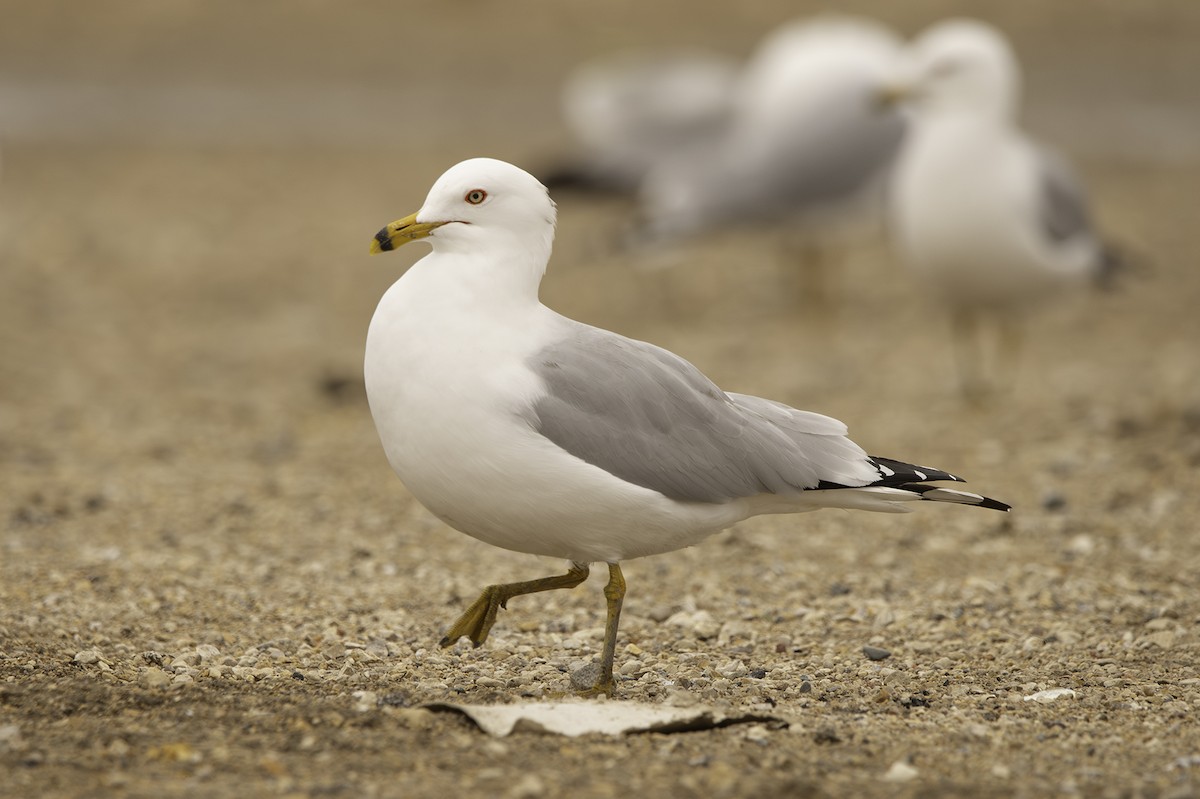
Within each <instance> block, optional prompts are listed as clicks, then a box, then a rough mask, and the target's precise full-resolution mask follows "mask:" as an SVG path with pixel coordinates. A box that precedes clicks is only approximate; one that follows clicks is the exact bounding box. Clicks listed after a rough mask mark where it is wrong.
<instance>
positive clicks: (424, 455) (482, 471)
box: [364, 259, 749, 562]
mask: <svg viewBox="0 0 1200 799" xmlns="http://www.w3.org/2000/svg"><path fill="white" fill-rule="evenodd" d="M427 260H428V259H427ZM432 266H433V265H432V264H428V263H424V262H423V263H419V264H417V265H416V266H414V267H413V268H412V269H411V270H410V271H409V273H408V274H407V275H405V276H404V277H403V278H401V279H400V280H399V281H397V282H396V284H395V285H393V286H392V287H391V289H389V290H388V292H387V293H386V294H385V295H384V297H383V299H382V300H381V301H380V303H379V307H378V308H377V309H376V312H375V316H374V317H373V318H372V320H371V326H370V330H369V332H368V336H367V348H366V363H365V369H364V372H365V377H366V387H367V397H368V400H369V402H370V405H371V413H372V415H373V416H374V418H375V424H376V427H377V429H378V431H379V436H380V439H381V441H382V443H383V447H384V450H385V452H386V454H387V458H388V461H389V462H390V463H391V465H392V468H393V469H394V470H395V471H396V473H397V474H398V475H399V476H400V479H401V480H402V481H403V482H404V484H405V486H406V487H407V488H408V489H409V491H410V492H411V493H412V494H413V496H414V497H416V499H417V500H418V501H420V502H421V503H422V504H423V505H425V507H427V508H428V509H429V510H430V511H432V512H433V513H434V514H435V515H437V516H438V517H439V518H441V519H442V520H443V521H445V522H446V523H447V524H449V525H451V526H452V527H454V528H456V529H458V530H461V531H462V532H464V533H467V534H468V535H471V536H473V537H475V538H478V539H479V540H481V541H484V542H486V543H489V544H492V545H494V546H498V547H503V548H505V549H511V550H515V551H519V552H528V553H532V554H538V555H548V556H553V557H561V558H566V559H569V560H575V561H579V562H593V561H609V562H614V561H618V560H622V559H627V558H633V557H641V556H644V555H650V554H657V553H660V552H667V551H670V550H673V549H678V548H680V547H684V546H689V545H691V544H694V543H696V542H698V541H700V540H701V539H703V538H704V537H706V536H708V535H710V534H712V533H714V532H716V531H718V530H720V529H723V528H725V527H727V526H729V525H730V524H732V523H734V522H736V521H738V520H740V519H743V518H745V517H746V516H747V515H748V514H749V510H748V505H747V503H745V502H731V503H727V504H723V505H714V504H703V503H681V502H676V501H674V500H670V499H668V498H667V497H665V496H663V495H662V494H660V493H658V492H656V491H652V490H649V489H645V488H641V487H639V486H635V485H632V484H630V483H627V482H625V481H623V480H620V479H619V478H616V477H614V476H612V475H610V474H609V473H608V472H605V471H604V470H603V469H600V468H598V467H595V466H592V465H590V464H588V463H586V462H584V461H582V460H580V459H578V458H576V457H574V456H573V455H570V454H569V453H567V452H565V451H564V450H562V449H560V448H559V447H558V446H556V445H555V444H554V443H553V442H551V441H549V440H548V439H546V438H545V437H544V436H542V435H541V434H539V433H538V432H537V431H536V429H535V428H534V424H533V417H532V416H531V412H530V409H531V408H532V405H533V403H534V401H535V400H536V399H537V398H538V397H539V396H541V395H542V394H543V393H544V392H545V390H546V389H545V386H544V384H543V383H542V381H541V379H540V378H539V377H538V376H537V375H536V374H535V373H534V372H533V371H532V370H531V369H530V368H529V367H528V366H527V362H528V360H529V358H530V357H531V356H532V355H534V354H535V353H536V352H538V351H539V350H540V349H541V348H542V347H543V346H544V345H545V343H546V342H547V341H550V340H553V337H555V336H556V335H560V334H561V331H562V330H563V326H565V325H569V324H571V323H570V322H569V321H568V320H566V319H564V318H563V317H561V316H559V315H557V314H555V313H554V312H552V311H550V310H549V309H547V308H545V307H544V306H542V305H540V304H538V303H536V302H532V303H530V304H524V305H523V304H519V303H518V304H517V305H516V306H514V305H512V304H507V303H504V302H502V301H499V302H498V301H497V298H496V297H488V296H480V297H478V298H473V297H470V296H469V291H466V290H464V288H463V287H462V286H461V285H455V284H453V283H452V282H451V281H450V280H448V279H447V276H446V275H445V274H439V272H438V270H437V269H436V267H433V268H429V267H432ZM445 272H447V273H448V272H449V270H445Z"/></svg>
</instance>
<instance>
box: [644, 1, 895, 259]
mask: <svg viewBox="0 0 1200 799" xmlns="http://www.w3.org/2000/svg"><path fill="white" fill-rule="evenodd" d="M899 53H900V41H899V39H898V38H896V36H895V35H893V34H892V33H891V31H889V30H888V29H887V28H885V27H883V26H882V25H880V24H879V23H877V22H874V21H872V20H869V19H865V18H860V17H846V16H821V17H816V18H813V19H803V20H797V21H794V22H789V23H787V24H785V25H782V26H780V27H779V28H777V29H775V30H773V31H772V32H771V33H770V34H769V35H768V36H767V37H766V38H765V39H764V40H763V42H762V44H761V45H760V46H759V47H758V49H757V50H756V52H755V53H754V56H753V57H752V58H751V59H750V61H749V63H748V64H747V65H746V67H745V69H744V70H743V73H742V77H741V80H740V81H739V83H738V87H737V92H736V95H735V97H734V101H733V111H732V117H731V120H730V123H729V125H728V126H727V128H726V129H725V131H724V133H723V135H721V136H715V137H710V138H708V139H705V140H703V141H701V142H700V146H695V147H679V148H674V149H673V150H672V151H670V152H664V153H663V156H662V158H661V159H660V160H659V162H658V164H657V165H655V166H654V167H653V168H651V169H650V171H649V173H648V174H647V176H646V179H645V181H643V183H642V186H641V188H640V191H639V203H640V211H641V213H642V215H643V216H644V217H645V223H644V224H645V233H646V235H648V236H651V237H652V238H653V237H667V238H670V237H680V236H688V235H696V234H699V233H704V232H706V231H709V230H711V229H712V227H713V225H714V223H715V222H717V221H720V222H721V223H722V225H723V226H728V225H729V224H731V223H740V224H747V223H762V222H792V223H798V224H802V225H805V224H806V223H815V224H811V225H808V226H807V227H806V230H807V232H816V231H818V230H820V229H822V228H826V227H828V224H829V222H830V221H831V220H832V219H837V218H838V217H840V216H841V215H843V214H844V213H845V212H846V211H847V210H849V209H854V211H855V212H857V211H858V210H859V208H858V207H859V206H861V205H862V204H863V203H864V202H865V201H866V198H867V197H868V196H869V195H870V194H871V190H872V188H878V185H879V182H880V179H881V177H882V175H883V173H884V171H885V169H886V167H887V166H888V165H889V163H890V162H891V160H892V158H893V156H894V155H895V154H896V152H897V150H898V149H899V147H900V143H901V140H902V139H903V135H904V123H903V119H902V117H901V115H900V114H898V113H880V111H879V109H878V107H877V105H876V104H875V103H874V93H875V89H876V88H877V87H878V85H879V82H880V81H882V80H884V79H885V77H886V75H887V74H888V72H889V70H890V69H891V68H892V67H893V64H894V61H895V59H896V57H897V56H898V54H899Z"/></svg>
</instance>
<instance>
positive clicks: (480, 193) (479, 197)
mask: <svg viewBox="0 0 1200 799" xmlns="http://www.w3.org/2000/svg"><path fill="white" fill-rule="evenodd" d="M463 199H464V200H466V201H467V202H469V203H470V204H471V205H479V204H480V203H481V202H483V201H484V200H486V199H487V192H486V191H484V190H483V189H471V190H470V191H469V192H467V193H466V196H464V197H463Z"/></svg>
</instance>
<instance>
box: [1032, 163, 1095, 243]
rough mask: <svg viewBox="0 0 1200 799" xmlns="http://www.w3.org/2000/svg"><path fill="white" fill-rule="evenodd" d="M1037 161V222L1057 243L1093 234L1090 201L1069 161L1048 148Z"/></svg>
mask: <svg viewBox="0 0 1200 799" xmlns="http://www.w3.org/2000/svg"><path fill="white" fill-rule="evenodd" d="M1036 155H1037V158H1038V173H1039V174H1038V178H1039V184H1040V185H1039V188H1040V192H1039V197H1038V221H1039V222H1040V223H1041V226H1042V230H1043V232H1045V234H1046V236H1048V237H1049V239H1050V240H1051V241H1053V242H1054V243H1056V244H1058V243H1062V242H1065V241H1070V240H1071V239H1074V238H1077V237H1079V236H1091V235H1092V220H1091V215H1090V214H1089V213H1088V206H1087V198H1086V197H1085V196H1084V193H1083V188H1082V186H1080V184H1079V180H1078V179H1077V178H1076V177H1075V173H1074V172H1073V171H1072V170H1071V167H1070V166H1069V165H1068V164H1067V162H1066V160H1065V159H1064V158H1063V157H1062V156H1060V155H1058V154H1057V153H1055V152H1053V151H1051V150H1047V149H1045V148H1041V149H1038V150H1037V151H1036Z"/></svg>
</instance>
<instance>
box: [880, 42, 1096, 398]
mask: <svg viewBox="0 0 1200 799" xmlns="http://www.w3.org/2000/svg"><path fill="white" fill-rule="evenodd" d="M900 71H901V72H902V73H903V74H902V75H901V76H900V77H899V79H898V80H897V81H896V82H895V83H894V84H893V85H892V86H890V87H887V88H886V89H885V90H884V99H885V100H891V101H896V100H903V99H908V100H910V101H911V105H912V108H913V111H914V115H915V120H914V125H913V127H912V130H911V131H910V133H909V136H908V138H907V141H906V142H905V145H904V148H903V150H902V152H901V155H900V158H899V161H898V163H897V165H896V169H895V173H894V176H893V179H894V185H893V187H892V203H891V221H892V231H893V233H894V235H895V236H896V239H897V244H898V247H899V249H900V251H901V253H902V255H903V256H904V258H905V260H906V261H908V262H909V263H910V264H911V265H912V267H913V268H914V269H915V270H917V271H918V272H919V273H921V274H923V275H924V276H925V277H926V278H928V282H929V284H930V286H931V288H932V289H933V290H934V291H935V292H936V293H938V294H939V295H940V296H941V297H942V298H943V299H944V300H945V302H946V304H947V305H948V307H949V309H950V312H951V314H952V321H953V324H954V340H955V342H956V345H957V347H958V349H957V350H956V352H957V356H958V364H959V374H960V378H961V380H962V383H963V389H964V392H965V393H967V394H968V395H969V396H978V395H980V394H982V393H986V390H987V381H986V379H985V378H984V377H983V376H982V375H981V374H980V373H979V372H978V370H979V369H980V367H981V364H983V363H985V362H986V359H985V358H983V357H981V356H982V355H983V353H982V352H981V351H978V350H977V347H979V346H980V345H981V344H982V339H981V336H982V333H983V330H982V328H983V326H984V325H986V324H987V323H988V322H991V323H992V324H995V325H996V326H997V329H998V331H999V335H1000V337H1001V344H1002V348H1003V349H1002V354H1003V355H1006V356H1007V358H1008V359H1009V360H1010V361H1011V360H1013V359H1015V353H1016V349H1017V345H1018V343H1019V332H1020V329H1019V321H1018V320H1019V317H1020V316H1021V315H1022V314H1023V313H1024V312H1026V311H1027V310H1029V309H1031V308H1034V307H1036V306H1037V305H1039V304H1041V303H1042V302H1044V301H1046V300H1048V299H1050V298H1052V297H1054V296H1056V295H1059V294H1061V293H1062V292H1064V291H1067V290H1071V289H1075V288H1079V287H1082V286H1084V285H1086V284H1088V283H1094V282H1103V281H1104V280H1105V279H1106V278H1107V277H1108V276H1109V275H1110V274H1111V272H1112V270H1113V268H1114V267H1115V266H1116V263H1117V259H1116V257H1115V256H1114V254H1113V252H1112V251H1111V250H1110V249H1109V248H1108V247H1106V246H1105V244H1104V243H1103V242H1102V241H1101V240H1100V239H1099V237H1098V236H1097V235H1096V233H1095V231H1094V229H1093V227H1092V224H1091V221H1090V215H1089V213H1088V208H1087V203H1086V201H1085V198H1084V195H1083V192H1082V190H1081V189H1080V186H1079V183H1078V182H1077V181H1076V179H1075V177H1074V175H1073V174H1072V173H1071V170H1070V168H1069V167H1068V166H1067V164H1066V162H1065V161H1064V160H1063V159H1062V158H1061V157H1059V156H1058V155H1056V154H1054V153H1052V152H1050V151H1049V150H1047V149H1045V148H1044V147H1042V146H1040V145H1039V144H1037V143H1036V142H1034V141H1032V140H1031V139H1029V138H1028V137H1027V136H1025V135H1024V134H1023V133H1022V132H1021V130H1020V129H1019V128H1018V126H1017V124H1016V122H1015V116H1016V113H1017V104H1018V99H1019V98H1018V95H1019V82H1020V75H1019V69H1018V65H1017V61H1016V58H1015V57H1014V55H1013V53H1012V50H1011V49H1010V47H1009V45H1008V43H1007V41H1006V40H1005V39H1004V37H1003V36H1002V35H1001V34H1000V33H999V32H998V31H997V30H995V29H994V28H992V27H990V26H988V25H985V24H984V23H980V22H976V21H973V20H949V21H946V22H942V23H940V24H938V25H935V26H934V27H932V28H930V29H929V30H928V31H927V32H925V33H923V34H922V35H921V36H919V37H918V38H917V39H916V40H915V41H914V42H913V44H912V45H911V49H910V51H909V54H908V58H907V59H906V60H905V61H904V62H902V64H901V66H900Z"/></svg>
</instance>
